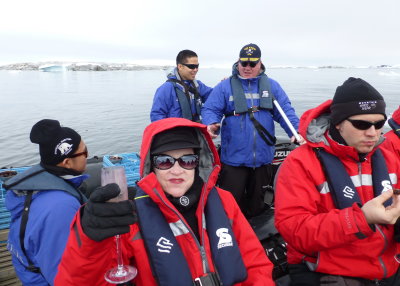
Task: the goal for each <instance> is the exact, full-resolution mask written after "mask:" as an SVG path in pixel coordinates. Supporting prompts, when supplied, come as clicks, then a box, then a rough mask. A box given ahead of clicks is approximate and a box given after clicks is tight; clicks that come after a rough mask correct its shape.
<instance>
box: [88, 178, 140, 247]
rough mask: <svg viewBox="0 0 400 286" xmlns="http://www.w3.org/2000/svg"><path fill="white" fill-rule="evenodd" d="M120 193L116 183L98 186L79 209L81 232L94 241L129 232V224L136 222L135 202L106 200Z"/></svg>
mask: <svg viewBox="0 0 400 286" xmlns="http://www.w3.org/2000/svg"><path fill="white" fill-rule="evenodd" d="M119 193H120V189H119V187H118V185H117V184H108V185H105V186H104V187H98V188H96V190H94V192H93V193H92V194H91V195H90V199H89V201H88V202H87V204H86V205H85V207H84V208H83V209H82V210H81V212H83V214H81V215H82V219H81V221H82V228H83V232H84V233H85V234H86V235H87V236H88V237H90V238H91V239H93V240H95V241H101V240H103V239H105V238H108V237H112V236H114V235H117V234H123V233H127V232H129V226H130V225H131V224H134V223H135V222H137V216H136V212H135V210H136V208H135V204H134V202H133V201H131V200H127V201H121V202H118V203H112V202H107V201H108V200H109V199H112V198H114V197H116V196H117V195H118V194H119Z"/></svg>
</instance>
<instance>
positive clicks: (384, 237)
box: [357, 161, 388, 285]
mask: <svg viewBox="0 0 400 286" xmlns="http://www.w3.org/2000/svg"><path fill="white" fill-rule="evenodd" d="M357 165H358V176H359V177H360V182H361V188H363V184H362V162H360V161H358V162H357ZM375 227H376V229H377V230H378V231H379V233H380V234H381V235H382V238H383V241H384V246H383V249H382V251H381V253H380V255H379V256H378V261H379V264H380V265H381V267H382V270H383V278H386V277H387V268H386V265H385V262H383V259H382V254H383V253H385V251H386V249H387V246H388V240H387V237H386V235H385V234H384V233H383V231H382V230H381V228H380V227H379V225H378V224H375ZM378 285H379V284H378Z"/></svg>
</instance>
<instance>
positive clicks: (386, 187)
mask: <svg viewBox="0 0 400 286" xmlns="http://www.w3.org/2000/svg"><path fill="white" fill-rule="evenodd" d="M381 184H382V187H383V190H382V193H383V192H386V191H389V190H392V189H393V187H392V184H391V183H390V181H389V180H383V181H382V182H381Z"/></svg>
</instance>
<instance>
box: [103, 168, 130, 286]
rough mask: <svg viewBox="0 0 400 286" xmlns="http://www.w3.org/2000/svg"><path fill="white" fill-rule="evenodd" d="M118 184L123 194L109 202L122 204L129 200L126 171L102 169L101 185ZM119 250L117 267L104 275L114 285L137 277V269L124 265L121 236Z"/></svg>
mask: <svg viewBox="0 0 400 286" xmlns="http://www.w3.org/2000/svg"><path fill="white" fill-rule="evenodd" d="M110 183H116V184H117V185H118V186H119V188H120V189H121V193H120V194H119V195H118V196H117V197H115V198H113V199H111V200H109V202H120V201H124V200H127V199H128V186H127V183H126V176H125V169H124V167H122V166H111V167H105V168H102V169H101V185H102V186H105V185H107V184H110ZM115 244H116V249H117V266H116V267H114V268H112V269H110V270H108V271H107V272H106V273H105V274H104V279H105V280H106V281H107V282H109V283H113V284H119V283H124V282H128V281H130V280H132V279H133V278H135V277H136V274H137V269H136V268H135V267H133V266H131V265H124V264H123V262H122V252H121V244H120V236H119V235H116V236H115Z"/></svg>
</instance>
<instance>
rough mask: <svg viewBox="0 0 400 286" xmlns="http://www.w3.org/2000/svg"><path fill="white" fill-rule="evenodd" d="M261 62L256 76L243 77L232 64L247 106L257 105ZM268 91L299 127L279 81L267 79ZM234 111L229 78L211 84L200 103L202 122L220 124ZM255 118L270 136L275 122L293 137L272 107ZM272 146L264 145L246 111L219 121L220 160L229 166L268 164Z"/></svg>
mask: <svg viewBox="0 0 400 286" xmlns="http://www.w3.org/2000/svg"><path fill="white" fill-rule="evenodd" d="M264 70H265V67H264V66H263V65H262V69H261V73H260V75H259V76H257V77H255V78H249V79H245V78H242V77H241V76H240V75H239V71H238V70H237V63H235V64H234V65H233V71H232V75H237V76H238V78H239V79H240V81H241V82H242V86H243V90H244V92H245V95H246V102H247V106H248V107H249V108H250V107H252V106H259V105H260V98H259V93H258V92H259V91H258V82H259V79H260V76H261V75H263V74H264ZM268 80H269V84H270V91H271V92H272V94H273V95H274V97H275V99H276V100H277V101H278V103H279V105H280V106H281V107H282V109H283V111H284V112H285V114H286V116H287V117H288V118H289V120H290V122H291V123H292V125H293V127H294V128H295V129H297V128H298V125H299V118H298V117H297V115H296V113H295V110H294V109H293V107H292V106H291V102H290V100H289V98H288V96H287V95H286V93H285V92H284V90H283V89H282V88H281V86H280V85H279V83H278V82H276V81H275V80H273V79H271V78H269V79H268ZM234 110H235V106H234V102H233V96H232V88H231V83H230V78H228V79H226V80H224V81H221V82H220V83H219V84H218V85H217V86H216V87H214V89H213V91H212V93H211V94H210V96H209V97H208V99H207V101H206V103H205V104H204V106H203V109H202V112H201V115H202V118H203V124H206V125H210V124H213V123H219V122H220V121H221V119H222V118H223V116H224V114H231V113H233V111H234ZM254 117H255V119H256V120H258V121H259V122H260V123H261V124H262V125H263V126H264V128H266V129H267V130H268V132H269V133H270V134H271V135H275V126H274V121H276V122H278V123H279V124H280V125H281V126H282V128H283V129H284V130H285V131H286V133H287V134H288V136H289V137H291V136H293V134H292V132H291V131H290V129H289V127H288V126H287V124H286V123H285V121H284V119H283V117H282V116H281V115H280V113H279V111H278V109H277V108H276V107H275V106H274V107H273V109H272V110H260V111H258V112H255V113H254ZM274 152H275V148H274V146H269V145H267V144H266V143H265V142H264V141H263V139H262V138H261V137H260V135H259V134H258V132H257V130H256V129H255V127H254V125H253V123H252V121H251V120H250V117H249V114H247V113H246V114H242V115H238V116H228V117H225V118H224V120H223V122H222V124H221V162H222V163H224V164H227V165H230V166H244V167H252V168H255V167H260V166H262V165H265V164H270V163H271V162H272V160H273V158H274Z"/></svg>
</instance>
